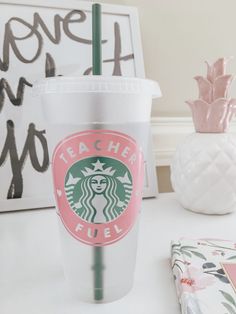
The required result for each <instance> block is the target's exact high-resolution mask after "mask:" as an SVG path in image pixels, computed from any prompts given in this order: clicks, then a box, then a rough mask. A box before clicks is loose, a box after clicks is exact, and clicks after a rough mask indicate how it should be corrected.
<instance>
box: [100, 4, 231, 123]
mask: <svg viewBox="0 0 236 314" xmlns="http://www.w3.org/2000/svg"><path fill="white" fill-rule="evenodd" d="M103 2H106V3H113V4H126V5H132V6H137V7H138V9H139V15H140V24H141V32H142V40H143V49H144V57H145V67H146V74H147V76H148V77H149V78H152V79H155V80H158V81H159V83H160V85H161V88H162V91H163V98H162V99H161V100H158V101H157V102H155V104H154V107H153V116H172V117H176V116H177V117H178V116H189V115H190V111H189V108H188V106H187V105H185V103H184V101H185V100H186V99H189V98H195V97H197V87H196V83H195V82H194V80H193V79H192V78H193V76H195V75H197V74H204V73H205V70H206V69H205V65H204V61H205V60H209V61H214V60H215V59H216V58H218V57H221V56H235V59H234V60H233V61H232V62H231V63H230V72H231V73H236V0H224V1H223V0H105V1H103ZM232 95H234V96H236V83H235V84H234V85H233V86H232Z"/></svg>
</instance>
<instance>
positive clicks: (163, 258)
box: [0, 194, 235, 314]
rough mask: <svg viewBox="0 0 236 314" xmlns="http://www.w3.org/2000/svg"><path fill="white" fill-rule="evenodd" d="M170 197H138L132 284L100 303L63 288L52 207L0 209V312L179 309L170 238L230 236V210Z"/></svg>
mask: <svg viewBox="0 0 236 314" xmlns="http://www.w3.org/2000/svg"><path fill="white" fill-rule="evenodd" d="M174 198H175V196H174V194H166V195H165V194H163V195H161V197H160V199H149V200H145V201H143V211H142V217H141V225H140V233H139V250H138V258H137V267H136V277H135V282H134V287H133V289H132V291H131V292H130V293H129V294H128V295H127V296H126V297H124V298H123V299H121V300H119V301H117V302H114V303H110V304H105V305H94V304H85V303H81V302H79V301H77V300H74V299H72V298H71V297H70V296H69V294H68V293H67V286H66V283H65V280H64V275H63V270H62V266H61V258H60V245H59V241H58V233H57V219H56V216H55V210H54V209H44V210H32V211H22V212H14V213H2V214H0V248H1V249H0V312H1V314H15V313H17V314H90V313H91V314H111V313H112V314H118V313H119V314H120V313H125V314H134V313H135V314H146V313H147V314H154V313H155V314H157V313H160V314H179V313H180V310H179V305H178V302H177V299H176V295H175V289H174V284H173V279H172V273H171V269H170V265H169V257H170V241H171V240H172V239H178V238H179V237H181V236H187V237H191V238H199V237H200V238H203V237H211V238H225V239H231V240H233V239H234V238H235V215H234V214H232V215H225V216H204V215H199V214H194V213H191V212H189V211H186V210H184V209H183V208H182V207H181V206H180V205H179V204H178V202H177V201H176V200H175V199H174ZM222 226H224V227H223V228H222Z"/></svg>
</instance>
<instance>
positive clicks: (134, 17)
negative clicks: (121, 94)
mask: <svg viewBox="0 0 236 314" xmlns="http://www.w3.org/2000/svg"><path fill="white" fill-rule="evenodd" d="M0 8H1V10H0V27H2V29H4V34H3V35H2V36H1V34H0V47H1V49H0V51H4V53H3V55H0V66H1V67H2V71H1V78H0V79H2V78H4V80H5V81H4V82H5V83H6V82H7V83H9V84H10V86H11V84H12V86H14V88H12V89H13V90H14V91H13V93H15V96H14V95H13V96H14V97H15V98H17V96H16V90H17V89H18V87H19V85H18V84H19V78H20V77H23V76H22V75H21V73H19V74H18V75H17V82H11V78H12V77H13V73H11V69H13V70H14V73H18V72H20V71H23V70H22V69H23V66H25V68H26V70H24V71H26V72H24V74H25V73H26V74H25V76H27V75H28V74H29V75H31V81H33V79H37V76H38V75H39V73H38V72H37V71H36V73H34V69H33V66H34V62H32V63H30V62H29V63H27V64H26V63H25V64H23V63H24V62H23V63H22V62H20V60H19V59H20V58H18V59H17V58H15V59H14V57H12V54H13V53H12V51H10V52H9V51H8V52H9V55H8V56H6V55H7V52H6V50H7V49H8V48H9V49H10V50H11V48H12V49H13V48H14V47H13V44H14V40H15V41H17V44H18V45H19V46H20V44H21V41H22V42H24V40H26V39H28V38H30V40H31V39H35V38H31V37H27V36H28V35H29V32H28V33H27V32H26V34H25V35H22V34H21V37H20V35H19V34H18V32H20V31H21V30H20V27H18V26H19V25H17V23H19V21H18V20H17V19H18V18H22V19H23V20H24V21H25V22H26V23H28V24H24V27H26V28H27V27H28V26H27V25H29V24H30V23H32V24H30V25H31V26H32V25H33V23H34V21H35V20H32V19H33V14H34V13H38V14H39V16H40V17H42V21H43V22H44V23H45V25H46V26H47V27H48V29H49V32H51V34H53V27H52V25H53V26H55V25H54V24H53V22H54V23H55V16H56V15H58V16H59V19H60V17H61V20H63V17H65V14H66V13H69V12H71V11H72V10H81V11H82V12H84V13H85V15H86V17H87V18H88V16H89V14H90V12H91V2H85V1H77V0H67V1H65V0H57V1H54V0H40V1H39V0H23V1H19V0H8V1H0ZM102 9H103V16H104V17H105V18H103V20H105V19H106V18H107V19H108V18H110V19H111V20H112V21H114V17H116V19H117V20H118V21H119V20H120V21H122V22H123V21H124V23H126V24H127V25H129V27H130V33H129V36H130V39H131V42H130V43H129V45H130V47H132V51H131V52H130V54H129V56H130V55H131V54H132V55H133V59H132V63H133V68H132V67H131V66H132V65H129V67H128V66H126V67H123V71H126V68H127V69H128V70H127V73H125V74H124V75H127V74H129V76H132V75H133V76H137V77H141V78H143V77H145V71H144V62H143V54H142V45H141V37H140V29H139V19H138V12H137V9H136V8H134V7H128V6H119V5H109V4H103V5H102ZM63 14H64V15H63ZM22 15H24V16H23V17H22ZM50 16H51V17H52V16H53V18H54V19H53V20H51V19H50ZM66 16H67V15H66ZM34 18H35V16H34ZM48 19H49V20H50V21H51V24H50V25H49V24H47V21H48ZM9 21H10V22H9ZM30 21H31V22H30ZM14 22H15V23H16V25H14ZM64 22H65V18H64V20H63V21H62V24H63V23H64ZM67 22H68V21H67ZM70 22H71V23H72V18H71V20H70ZM7 23H9V24H10V23H12V24H13V28H14V32H16V34H14V39H13V42H11V44H10V45H9V47H8V48H6V47H7V46H4V44H5V45H6V42H5V41H4V40H5V35H6V31H8V32H9V29H7V25H8V24H7ZM22 25H23V24H22ZM25 25H26V26H25ZM58 25H60V24H58ZM68 25H69V22H68V23H67V27H68ZM121 25H122V24H121ZM4 26H5V27H4ZM42 26H43V23H41V24H38V26H37V27H38V28H35V25H34V30H33V31H35V32H36V31H38V32H39V35H38V36H39V37H40V36H41V37H43V36H44V38H43V44H44V46H43V48H42V47H41V48H42V49H44V48H45V45H47V41H46V39H45V32H44V29H43V28H42ZM49 26H50V27H51V28H50V27H49ZM70 26H71V25H70ZM39 27H41V29H40V31H39ZM58 27H59V26H58ZM63 27H64V24H63ZM22 28H23V26H22ZM10 31H11V30H10ZM23 31H25V30H24V29H22V32H23ZM33 31H32V32H33ZM54 31H55V30H54ZM60 31H61V36H62V37H63V35H64V34H63V30H62V26H61V30H60ZM40 32H41V33H40ZM67 32H70V31H68V30H67ZM35 34H36V33H35ZM70 34H72V33H70ZM54 35H55V38H56V31H55V34H54ZM12 36H13V35H12ZM24 36H25V38H26V39H23V37H24ZM127 36H128V35H127ZM36 37H37V36H36ZM64 37H66V36H64ZM19 38H21V39H19ZM64 39H65V40H67V39H68V38H64ZM64 39H63V40H64ZM63 40H62V41H63ZM45 42H46V44H45ZM8 44H9V42H8ZM23 44H24V43H23ZM23 44H22V45H21V46H20V47H21V48H20V49H22V51H23V50H25V52H24V53H25V54H26V55H27V53H30V50H31V48H32V47H33V45H35V43H34V42H32V43H31V44H27V45H28V46H27V45H25V46H23ZM126 44H127V43H126ZM58 45H59V44H58ZM114 45H115V39H114ZM3 46H4V47H3ZM52 46H53V45H52V43H51V42H49V43H48V47H49V48H50V49H53V48H51V47H52ZM53 47H54V46H53ZM63 47H64V49H63V51H64V50H65V51H66V48H68V44H67V43H66V42H64V46H63ZM2 48H3V49H2ZM18 48H19V47H17V46H16V47H15V48H14V49H15V53H17V49H18ZM49 48H48V49H49ZM4 49H5V50H4ZM14 49H13V50H14ZM42 49H41V50H42ZM55 51H56V49H55ZM57 53H58V52H57ZM65 53H66V52H65ZM18 54H19V56H20V52H18ZM13 55H14V54H13ZM46 55H47V57H48V54H46ZM8 57H9V59H10V61H9V60H7V62H5V61H6V60H4V58H5V59H7V58H8ZM114 58H115V57H114ZM114 58H113V59H114ZM120 58H121V57H120ZM11 59H13V61H12V60H11ZM110 60H112V59H111V58H110ZM124 60H125V59H124ZM11 61H12V64H13V65H12V64H11ZM47 61H48V59H47V60H46V62H47ZM49 61H51V60H50V58H49ZM53 61H54V60H53ZM113 61H114V60H113ZM4 62H5V63H4ZM37 62H38V61H37ZM40 62H41V61H40ZM105 62H106V61H104V63H105ZM109 62H110V63H109ZM120 62H123V60H121V59H120ZM124 62H125V61H124ZM130 62H131V58H130ZM21 63H22V64H21ZM41 63H42V62H41ZM108 63H109V64H108ZM111 63H112V62H111V61H109V58H108V59H107V65H105V66H107V67H108V65H109V66H110V65H111ZM4 67H5V68H4ZM6 67H8V69H7V70H6ZM10 67H12V68H10ZM71 67H72V66H71ZM9 68H10V70H9ZM114 68H115V67H114ZM114 68H113V72H114V71H115V69H114ZM58 69H62V70H63V69H64V71H65V72H66V73H65V74H64V73H63V75H67V74H68V73H70V71H72V70H73V69H70V64H69V65H68V66H65V67H63V65H61V64H59V66H58ZM132 69H133V70H132ZM13 70H12V71H13ZM49 71H50V68H49ZM120 71H121V70H120ZM128 71H131V72H132V71H133V73H131V74H130V73H128ZM107 72H109V69H108V70H107ZM81 74H83V73H81ZM111 74H112V73H111ZM113 74H114V73H113ZM122 74H123V73H122ZM14 75H15V74H14ZM27 79H28V76H27ZM0 88H2V89H0V92H2V95H4V97H5V99H4V102H3V104H2V106H3V108H1V109H2V110H1V111H0V126H1V125H4V124H6V121H9V119H11V118H12V121H13V122H14V123H15V124H16V125H15V126H14V127H15V130H20V131H19V132H20V133H21V131H22V130H21V129H20V128H21V122H22V121H23V122H25V121H28V120H27V117H26V116H27V115H28V114H29V115H30V113H29V111H30V110H32V108H31V107H29V108H26V109H25V110H24V109H22V108H23V107H24V104H23V106H22V104H21V105H19V104H18V105H19V107H17V105H12V102H11V101H10V99H8V97H9V95H8V93H6V89H5V87H3V85H2V86H0ZM8 91H9V90H8ZM27 97H29V96H27ZM25 98H26V96H25ZM16 101H17V99H16ZM26 102H27V100H25V103H26ZM0 105H1V104H0ZM6 107H7V108H8V109H6ZM16 109H19V111H18V112H20V114H19V113H17V110H16ZM31 115H34V113H33V114H32V112H31ZM34 118H35V119H37V118H38V117H34ZM21 120H22V121H21ZM17 123H18V124H17ZM6 125H7V128H8V129H10V130H11V125H10V124H6ZM0 131H1V130H0ZM25 132H26V131H25ZM0 134H2V135H0V158H1V156H2V157H3V148H4V145H5V142H6V137H7V136H8V135H9V134H8V131H6V132H5V134H4V132H1V133H0ZM1 136H2V138H1ZM24 136H25V135H24ZM15 140H16V142H17V140H18V141H19V143H16V144H19V145H18V146H17V149H18V150H19V151H20V150H21V151H22V154H23V151H24V143H23V141H21V139H20V137H19V139H17V138H16V139H15ZM35 145H36V144H35ZM8 153H9V151H8ZM18 157H19V159H20V154H19V156H18ZM148 158H150V160H147V161H146V184H145V189H144V197H153V196H156V195H157V180H156V173H155V165H154V162H153V158H152V147H151V143H150V144H149V154H148ZM3 159H4V158H2V163H1V164H0V180H1V181H2V182H4V180H6V181H7V180H9V175H11V173H9V169H11V167H12V166H11V164H12V159H13V158H11V159H10V160H9V158H8V157H6V156H5V160H3ZM16 160H17V159H16ZM13 161H14V160H13ZM19 162H20V161H19ZM25 163H26V164H25V166H24V169H23V166H22V172H23V170H24V171H25V173H24V174H23V175H24V176H25V178H27V180H26V181H27V182H26V184H25V186H26V188H27V187H28V189H29V193H28V195H24V194H23V195H22V196H21V197H20V198H13V199H6V198H4V196H3V195H0V212H1V211H11V210H22V209H32V208H45V207H52V206H54V199H53V196H52V191H51V193H49V194H47V195H46V194H45V191H44V192H42V194H41V193H40V192H39V193H37V194H34V195H30V191H31V187H32V189H33V184H36V186H37V188H38V189H39V190H40V186H42V183H43V182H47V181H48V177H47V178H46V180H45V178H43V176H40V178H39V182H38V183H37V182H36V183H35V181H37V180H36V179H35V178H34V177H33V176H31V174H30V173H31V172H30V169H31V168H30V165H29V164H28V163H27V159H26V162H25ZM3 164H4V166H5V167H6V169H3V168H4V166H3ZM22 164H23V162H22ZM7 167H8V169H7ZM31 170H32V169H31ZM47 172H49V171H47ZM48 176H50V173H49V174H48ZM31 180H32V182H31ZM11 182H12V181H11ZM11 184H12V183H11ZM45 184H47V183H45ZM1 186H4V184H3V185H1ZM16 190H17V188H16V185H13V186H12V185H11V189H10V190H9V189H8V195H9V193H16ZM0 193H1V187H0ZM4 193H5V195H6V191H4Z"/></svg>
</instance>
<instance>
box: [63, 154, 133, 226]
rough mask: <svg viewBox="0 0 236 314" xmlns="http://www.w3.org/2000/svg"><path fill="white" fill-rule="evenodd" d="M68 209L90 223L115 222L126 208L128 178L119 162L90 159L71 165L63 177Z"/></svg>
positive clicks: (128, 188) (100, 158)
mask: <svg viewBox="0 0 236 314" xmlns="http://www.w3.org/2000/svg"><path fill="white" fill-rule="evenodd" d="M64 188H65V194H66V197H67V201H68V203H69V205H70V208H71V209H72V210H73V211H74V212H75V213H76V214H77V215H78V216H79V217H80V218H82V219H83V220H85V221H87V222H90V223H106V222H110V221H112V220H115V219H116V218H117V217H119V216H120V215H121V214H122V213H123V212H124V211H125V210H126V208H127V206H128V204H129V201H130V198H131V194H132V177H131V174H130V171H129V169H128V168H127V167H126V166H125V164H123V163H122V162H120V161H118V160H116V159H113V158H108V157H90V158H86V159H82V160H80V161H78V162H76V163H74V164H73V165H72V166H71V167H70V168H69V170H68V171H67V174H66V177H65V186H64Z"/></svg>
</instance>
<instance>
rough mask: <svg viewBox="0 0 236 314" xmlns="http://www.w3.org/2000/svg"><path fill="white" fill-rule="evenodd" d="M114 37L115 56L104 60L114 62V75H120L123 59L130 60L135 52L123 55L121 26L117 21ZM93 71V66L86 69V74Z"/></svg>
mask: <svg viewBox="0 0 236 314" xmlns="http://www.w3.org/2000/svg"><path fill="white" fill-rule="evenodd" d="M114 37H115V46H114V58H112V59H106V60H103V62H104V63H110V62H113V63H114V67H113V73H112V75H117V76H120V75H122V72H121V64H120V63H121V61H128V60H131V59H134V54H133V53H131V54H128V55H126V56H123V57H122V56H121V52H122V47H121V37H120V26H119V24H118V23H117V22H116V23H115V24H114ZM91 73H92V67H90V68H88V69H87V70H85V71H84V75H90V74H91Z"/></svg>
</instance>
